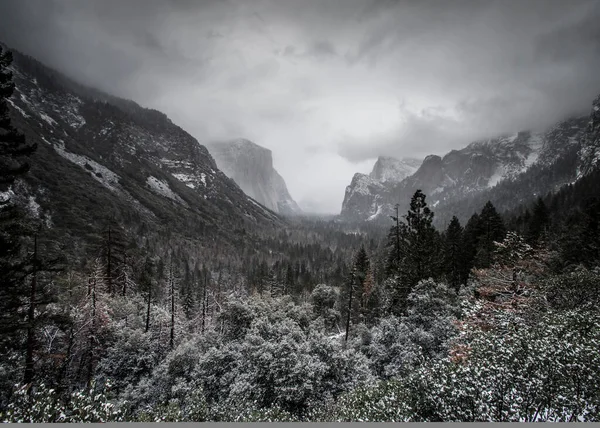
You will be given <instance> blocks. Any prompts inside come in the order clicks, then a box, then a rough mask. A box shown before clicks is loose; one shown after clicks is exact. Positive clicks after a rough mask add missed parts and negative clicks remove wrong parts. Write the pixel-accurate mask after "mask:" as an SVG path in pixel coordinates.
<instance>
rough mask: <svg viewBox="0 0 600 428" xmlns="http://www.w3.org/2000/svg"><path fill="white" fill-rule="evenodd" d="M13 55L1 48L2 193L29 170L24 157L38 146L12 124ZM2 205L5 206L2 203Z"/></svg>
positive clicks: (0, 166) (0, 141)
mask: <svg viewBox="0 0 600 428" xmlns="http://www.w3.org/2000/svg"><path fill="white" fill-rule="evenodd" d="M11 63H12V53H11V52H8V51H6V52H3V51H2V47H1V46H0V191H6V190H7V189H8V187H9V186H10V185H11V184H12V183H13V182H14V181H15V179H16V178H17V177H19V176H20V175H22V174H24V173H26V172H27V171H28V170H29V164H28V163H27V162H25V161H24V160H23V157H26V156H29V155H31V154H33V152H34V151H35V150H36V148H37V145H36V144H32V143H29V142H27V141H26V140H25V136H24V135H23V134H21V133H20V132H19V131H17V130H16V129H15V128H14V127H13V126H12V123H11V120H10V115H9V108H8V102H7V100H8V99H9V98H10V97H11V96H12V94H13V92H14V89H15V84H14V82H13V79H12V78H13V75H12V72H11V71H10V70H9V68H8V67H9V66H10V64H11ZM0 205H3V203H2V202H0Z"/></svg>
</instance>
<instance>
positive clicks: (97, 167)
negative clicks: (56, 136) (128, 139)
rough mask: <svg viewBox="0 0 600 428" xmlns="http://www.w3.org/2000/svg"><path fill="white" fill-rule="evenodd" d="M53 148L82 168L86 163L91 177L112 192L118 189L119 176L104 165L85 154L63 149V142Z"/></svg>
mask: <svg viewBox="0 0 600 428" xmlns="http://www.w3.org/2000/svg"><path fill="white" fill-rule="evenodd" d="M54 150H56V152H57V153H58V154H59V155H61V156H62V157H63V158H65V159H68V160H70V161H71V162H73V163H74V164H77V165H79V166H80V167H82V168H86V164H87V165H88V167H87V168H86V169H87V170H90V168H91V170H90V172H91V175H92V177H93V178H94V179H95V180H96V181H98V182H99V183H100V184H102V185H103V186H104V187H106V188H107V189H109V190H112V191H113V192H116V191H118V189H117V187H116V186H117V185H118V183H119V178H120V177H119V176H118V175H117V174H115V173H114V172H112V171H111V170H110V169H108V168H106V167H105V166H104V165H101V164H99V163H98V162H96V161H93V160H91V159H90V158H88V157H86V156H81V155H76V154H75V153H70V152H67V151H66V150H65V147H64V144H59V145H55V146H54Z"/></svg>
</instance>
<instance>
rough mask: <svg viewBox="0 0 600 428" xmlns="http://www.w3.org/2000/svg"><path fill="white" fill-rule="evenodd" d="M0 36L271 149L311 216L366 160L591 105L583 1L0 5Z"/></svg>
mask: <svg viewBox="0 0 600 428" xmlns="http://www.w3.org/2000/svg"><path fill="white" fill-rule="evenodd" d="M0 40H2V41H4V42H5V43H7V44H8V45H9V46H11V47H14V48H16V49H18V50H21V51H23V52H25V53H28V54H30V55H32V56H34V57H36V58H37V59H39V60H41V61H42V62H45V63H46V64H48V65H50V66H52V67H54V68H57V69H59V70H60V71H63V72H65V73H67V74H68V75H69V76H71V77H73V78H75V79H77V80H79V81H81V82H83V83H86V84H89V85H92V86H95V87H98V88H99V89H102V90H105V91H107V92H110V93H112V94H114V95H118V96H122V97H125V98H130V99H133V100H135V101H137V102H138V103H140V104H142V105H143V106H147V107H152V108H156V109H158V110H161V111H163V112H165V113H166V114H167V115H168V116H169V117H170V118H171V119H172V120H173V121H174V122H175V123H177V124H178V125H180V126H182V127H183V128H184V129H185V130H187V131H188V132H189V133H191V134H192V135H193V136H195V137H196V138H197V139H198V140H199V141H200V142H201V143H202V142H203V141H208V140H221V139H231V138H238V137H245V138H248V139H250V140H252V141H254V142H255V143H257V144H259V145H261V146H264V147H267V148H269V149H271V150H272V151H273V158H274V163H275V167H276V169H277V170H278V171H279V172H280V174H281V175H282V176H283V177H284V179H285V180H286V183H287V185H288V188H289V190H290V193H291V194H292V197H294V199H296V201H297V202H298V203H299V204H300V206H301V207H302V208H303V209H305V210H307V211H314V212H325V213H337V212H339V210H340V207H341V203H342V199H343V197H344V189H345V186H346V185H348V184H349V183H350V180H351V179H352V175H353V174H354V173H355V172H369V171H370V170H371V168H372V166H373V163H374V161H375V159H376V158H377V156H379V155H388V156H395V157H399V158H401V157H417V158H423V157H424V156H426V155H428V154H431V153H435V154H440V155H443V154H444V153H446V152H447V151H448V150H450V149H452V148H460V147H463V146H465V145H466V144H468V143H469V142H471V141H473V140H476V139H480V138H486V137H492V136H495V135H498V134H503V133H507V132H512V131H517V130H524V129H539V128H543V127H545V126H548V125H551V124H552V123H554V122H556V121H557V120H560V119H562V118H564V117H565V116H567V115H570V114H573V113H586V112H588V111H589V109H590V105H591V102H592V100H593V99H594V97H595V96H596V95H597V94H598V93H600V1H597V0H581V1H579V0H577V1H576V0H556V1H553V0H539V1H538V0H501V1H492V0H485V1H483V0H472V1H459V0H452V1H443V0H436V1H427V0H406V1H399V0H211V1H197V0H163V1H158V0H97V1H93V0H14V1H12V0H0Z"/></svg>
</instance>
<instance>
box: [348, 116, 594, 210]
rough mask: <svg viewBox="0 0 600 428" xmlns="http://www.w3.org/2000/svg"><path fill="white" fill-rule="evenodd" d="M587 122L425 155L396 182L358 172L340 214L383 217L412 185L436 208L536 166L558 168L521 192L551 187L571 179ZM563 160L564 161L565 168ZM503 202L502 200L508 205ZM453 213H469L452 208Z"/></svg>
mask: <svg viewBox="0 0 600 428" xmlns="http://www.w3.org/2000/svg"><path fill="white" fill-rule="evenodd" d="M587 123H588V118H587V117H575V118H571V119H568V120H565V121H562V122H560V123H558V124H556V125H555V126H553V127H551V128H550V129H548V130H547V131H545V132H537V133H534V132H529V131H523V132H517V133H514V134H511V135H503V136H500V137H497V138H492V139H488V140H482V141H476V142H473V143H471V144H469V145H467V146H466V147H464V148H463V149H460V150H452V151H450V152H449V153H447V154H446V155H445V156H443V157H441V156H437V155H430V156H427V157H426V158H425V159H424V160H423V162H422V164H421V166H420V167H419V168H418V169H417V170H416V171H415V172H414V173H413V174H412V175H409V176H407V177H406V178H405V179H403V180H401V181H399V182H398V181H378V180H374V179H372V178H371V177H366V176H363V175H362V174H357V175H355V176H354V178H353V179H352V183H351V184H350V186H348V187H347V188H346V194H345V198H344V202H343V204H342V210H341V217H342V218H343V219H346V220H350V221H373V220H385V219H387V218H388V215H389V214H392V212H393V211H394V206H395V205H396V204H400V208H401V211H404V210H405V208H406V207H407V205H408V202H409V201H410V197H411V196H412V194H413V193H414V192H415V191H416V190H417V189H421V190H422V191H423V192H424V193H425V194H426V195H427V200H428V203H429V205H430V206H432V207H434V208H436V213H437V212H438V211H443V210H444V209H445V207H446V206H452V205H453V204H455V203H458V201H463V202H464V201H466V200H468V199H472V198H474V197H475V196H477V195H480V194H486V195H488V197H492V196H493V194H494V192H496V191H497V189H496V188H497V187H498V186H499V185H500V184H503V185H504V184H505V183H514V182H519V181H520V180H525V181H527V180H529V181H531V177H533V176H536V175H539V174H542V172H540V171H556V170H557V169H560V171H559V172H557V173H555V174H548V173H545V174H546V175H548V176H549V177H547V178H545V179H544V180H543V181H540V182H539V183H533V184H532V183H529V181H528V186H529V187H528V188H527V192H528V193H527V195H524V196H523V197H524V198H527V197H532V196H531V195H535V194H543V193H546V192H548V191H551V190H556V188H558V187H560V186H561V185H563V184H565V183H567V182H569V181H572V180H573V179H575V176H576V167H575V166H574V165H572V162H571V161H572V160H573V159H574V155H575V153H577V151H578V150H579V147H580V141H581V140H582V138H584V135H585V133H586V124H587ZM588 134H589V133H588ZM592 145H593V144H592V143H590V146H592ZM586 153H587V152H586ZM588 157H589V155H588ZM566 164H569V166H568V167H565V165H566ZM561 168H562V169H561ZM530 170H531V171H532V172H531V174H529V175H527V172H528V171H530ZM372 175H373V174H372ZM367 178H368V179H371V181H369V180H368V179H367ZM501 187H502V186H501ZM516 196H517V195H513V198H514V200H513V201H512V203H513V204H518V203H519V202H523V200H519V199H518V198H517V197H516ZM492 199H493V198H492ZM484 203H485V201H484ZM508 205H510V203H509V202H508V201H507V208H509V207H508ZM514 206H516V205H514ZM449 212H450V210H449ZM453 212H458V213H460V214H461V216H463V215H464V216H466V215H470V214H467V212H466V211H465V212H463V211H461V210H460V209H457V208H456V207H453ZM444 217H445V216H444V215H442V216H441V217H440V218H444Z"/></svg>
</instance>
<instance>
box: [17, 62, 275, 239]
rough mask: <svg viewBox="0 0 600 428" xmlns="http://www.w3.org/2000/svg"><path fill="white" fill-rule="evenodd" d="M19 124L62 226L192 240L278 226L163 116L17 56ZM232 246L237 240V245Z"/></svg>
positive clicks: (47, 205) (42, 195) (34, 177)
mask: <svg viewBox="0 0 600 428" xmlns="http://www.w3.org/2000/svg"><path fill="white" fill-rule="evenodd" d="M12 68H13V74H14V80H15V83H16V90H15V92H14V94H13V96H12V98H11V100H10V101H9V105H10V108H11V117H12V118H13V120H14V124H15V126H16V127H18V128H19V129H20V130H22V132H24V133H25V135H26V138H28V139H29V140H31V141H32V142H36V143H37V144H38V150H37V152H36V153H35V154H34V156H33V158H32V160H31V165H32V168H31V171H30V173H29V174H28V176H27V178H26V179H27V180H28V183H29V186H30V187H32V188H33V189H34V192H35V194H36V198H37V199H38V202H39V203H40V205H41V206H42V208H43V209H44V210H45V211H47V212H49V213H50V215H51V217H52V219H53V222H54V224H55V226H56V227H61V226H64V227H67V224H68V227H69V228H71V229H76V228H83V229H86V228H87V229H93V228H94V227H96V226H97V225H98V223H99V222H100V221H101V220H102V218H103V217H106V216H113V217H116V218H117V219H119V220H120V221H122V222H124V223H126V222H129V224H131V225H132V227H142V225H146V226H144V227H150V225H152V228H153V229H156V228H157V227H166V228H169V229H170V230H174V231H181V232H182V233H186V234H189V235H194V236H198V235H200V236H203V235H204V234H205V235H211V236H216V235H219V236H222V237H223V236H224V235H229V236H233V234H234V231H235V230H242V229H244V228H249V227H262V226H269V227H270V226H272V225H275V224H281V220H280V219H279V218H278V216H277V215H276V214H274V213H273V212H271V211H269V210H266V209H264V208H263V207H262V206H260V205H259V204H257V203H256V202H255V201H253V200H252V199H250V198H248V197H247V196H246V195H245V194H244V192H243V191H242V190H241V189H240V188H239V187H238V185H236V184H235V183H234V182H233V181H232V180H231V179H229V178H228V177H227V176H226V175H225V174H224V173H223V172H221V171H220V170H219V169H218V168H217V165H216V164H215V161H214V160H213V158H212V157H211V155H210V154H209V152H208V150H207V149H206V148H205V147H204V146H202V145H200V144H199V143H198V141H197V140H196V139H194V138H193V137H192V136H191V135H189V134H188V133H187V132H185V131H184V130H183V129H181V128H179V127H178V126H176V125H175V124H173V123H172V122H171V121H170V120H169V119H168V118H167V116H166V115H164V114H163V113H161V112H159V111H156V110H150V109H145V108H143V107H140V106H139V105H138V104H136V103H134V102H132V101H128V100H124V99H120V98H117V97H114V96H111V95H108V94H105V93H102V92H100V91H97V90H95V89H91V88H87V87H84V86H82V85H79V84H77V83H76V82H74V81H72V80H70V79H68V78H67V77H65V76H63V75H61V74H60V73H58V72H56V71H54V70H52V69H50V68H47V67H45V66H44V65H42V64H40V63H39V62H37V61H35V60H34V59H32V58H30V57H27V56H24V55H21V54H19V53H18V52H14V62H13V65H12ZM232 239H233V238H232Z"/></svg>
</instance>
